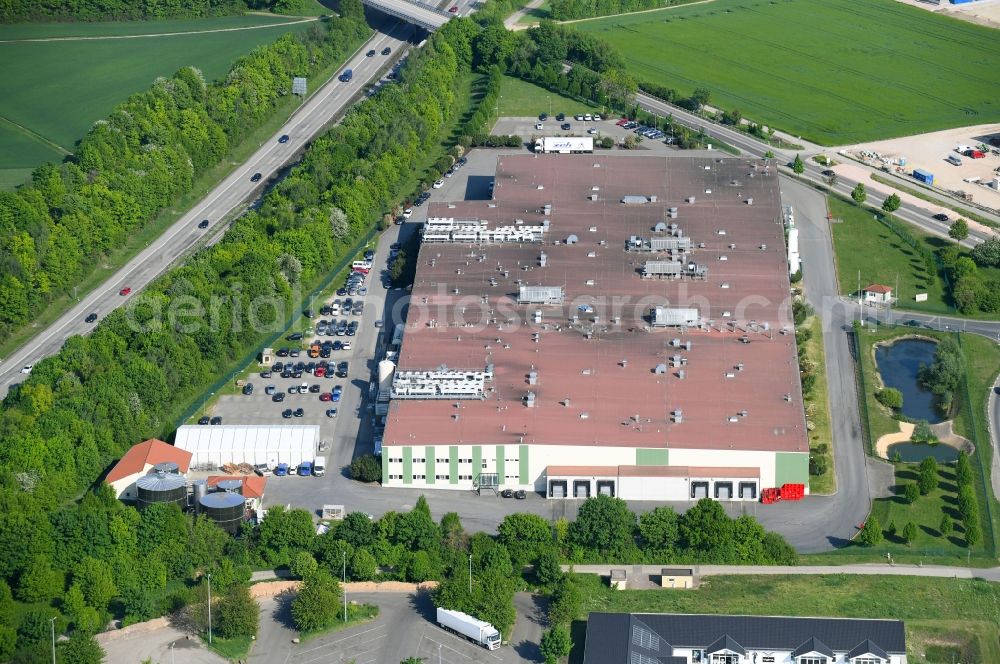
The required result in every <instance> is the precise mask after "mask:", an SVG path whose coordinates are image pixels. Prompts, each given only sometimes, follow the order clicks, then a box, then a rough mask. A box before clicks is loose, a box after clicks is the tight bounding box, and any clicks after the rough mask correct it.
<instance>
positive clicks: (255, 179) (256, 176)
mask: <svg viewBox="0 0 1000 664" xmlns="http://www.w3.org/2000/svg"><path fill="white" fill-rule="evenodd" d="M263 177H264V176H263V175H261V174H260V173H254V174H253V175H251V176H250V182H260V181H261V179H262V178H263Z"/></svg>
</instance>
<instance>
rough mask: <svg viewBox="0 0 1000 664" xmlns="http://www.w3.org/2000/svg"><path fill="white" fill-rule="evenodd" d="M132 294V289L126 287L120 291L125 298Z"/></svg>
mask: <svg viewBox="0 0 1000 664" xmlns="http://www.w3.org/2000/svg"><path fill="white" fill-rule="evenodd" d="M131 292H132V289H131V288H129V287H128V286H126V287H125V288H123V289H121V290H120V291H118V294H119V295H123V296H124V295H128V294H129V293H131Z"/></svg>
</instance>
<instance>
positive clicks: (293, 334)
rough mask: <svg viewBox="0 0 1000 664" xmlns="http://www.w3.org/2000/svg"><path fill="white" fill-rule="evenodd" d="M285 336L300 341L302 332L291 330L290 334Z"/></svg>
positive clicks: (290, 339)
mask: <svg viewBox="0 0 1000 664" xmlns="http://www.w3.org/2000/svg"><path fill="white" fill-rule="evenodd" d="M285 338H286V339H288V340H289V341H302V333H301V332H293V333H292V334H289V335H288V336H287V337H285Z"/></svg>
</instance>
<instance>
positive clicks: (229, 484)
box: [215, 480, 243, 496]
mask: <svg viewBox="0 0 1000 664" xmlns="http://www.w3.org/2000/svg"><path fill="white" fill-rule="evenodd" d="M215 488H216V489H218V490H219V491H226V492H228V493H238V494H240V495H241V496H242V495H243V480H222V481H220V482H219V483H218V484H216V485H215Z"/></svg>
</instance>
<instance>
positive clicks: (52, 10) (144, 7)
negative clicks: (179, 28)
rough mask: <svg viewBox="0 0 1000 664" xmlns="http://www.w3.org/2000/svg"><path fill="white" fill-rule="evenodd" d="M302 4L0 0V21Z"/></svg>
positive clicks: (301, 2)
mask: <svg viewBox="0 0 1000 664" xmlns="http://www.w3.org/2000/svg"><path fill="white" fill-rule="evenodd" d="M304 8H305V0H143V2H129V1H128V0H44V1H42V0H6V1H4V2H0V23H25V22H29V21H37V22H41V21H138V20H156V19H165V18H206V17H208V16H226V15H231V14H242V13H244V12H246V11H247V10H248V9H255V10H265V11H267V10H269V11H274V12H277V13H282V14H295V13H301V10H302V9H304Z"/></svg>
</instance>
